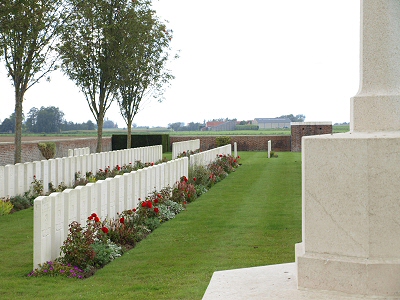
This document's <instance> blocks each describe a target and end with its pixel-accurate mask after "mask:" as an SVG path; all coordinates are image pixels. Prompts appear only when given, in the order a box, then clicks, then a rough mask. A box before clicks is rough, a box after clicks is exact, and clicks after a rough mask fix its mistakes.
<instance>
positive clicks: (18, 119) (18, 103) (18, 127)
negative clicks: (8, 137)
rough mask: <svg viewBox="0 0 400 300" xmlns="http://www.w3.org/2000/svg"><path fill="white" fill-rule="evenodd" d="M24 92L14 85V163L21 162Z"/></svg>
mask: <svg viewBox="0 0 400 300" xmlns="http://www.w3.org/2000/svg"><path fill="white" fill-rule="evenodd" d="M24 92H25V91H22V89H18V87H17V86H16V87H15V135H14V136H15V140H14V143H15V153H14V163H15V164H17V163H20V162H21V152H22V142H21V139H22V101H23V99H24Z"/></svg>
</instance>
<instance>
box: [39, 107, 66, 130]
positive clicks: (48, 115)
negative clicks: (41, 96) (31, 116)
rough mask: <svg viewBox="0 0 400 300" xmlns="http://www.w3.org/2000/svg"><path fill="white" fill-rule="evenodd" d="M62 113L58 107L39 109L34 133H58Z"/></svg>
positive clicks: (62, 116)
mask: <svg viewBox="0 0 400 300" xmlns="http://www.w3.org/2000/svg"><path fill="white" fill-rule="evenodd" d="M63 119H64V113H63V112H62V111H60V110H59V108H58V107H54V106H49V107H43V106H42V107H41V108H40V110H39V112H38V114H37V122H36V127H37V129H36V130H37V131H36V132H46V133H51V132H60V130H61V124H62V122H63Z"/></svg>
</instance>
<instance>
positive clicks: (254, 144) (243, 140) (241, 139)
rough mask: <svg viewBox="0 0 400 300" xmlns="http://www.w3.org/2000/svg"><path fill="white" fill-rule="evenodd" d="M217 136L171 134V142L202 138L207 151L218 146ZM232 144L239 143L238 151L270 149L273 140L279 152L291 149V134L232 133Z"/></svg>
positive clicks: (201, 143) (201, 146)
mask: <svg viewBox="0 0 400 300" xmlns="http://www.w3.org/2000/svg"><path fill="white" fill-rule="evenodd" d="M216 137H217V136H170V142H171V145H172V143H175V142H182V141H188V140H195V139H199V140H200V150H201V151H205V150H209V149H213V148H216V147H217V144H216ZM230 137H231V142H232V145H233V143H234V142H236V143H237V148H238V151H268V141H269V140H271V142H272V150H273V151H278V152H284V151H290V149H291V148H290V139H291V137H290V136H289V135H273V136H265V135H231V136H230Z"/></svg>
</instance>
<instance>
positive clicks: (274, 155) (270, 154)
mask: <svg viewBox="0 0 400 300" xmlns="http://www.w3.org/2000/svg"><path fill="white" fill-rule="evenodd" d="M269 157H278V154H276V153H275V151H270V152H269Z"/></svg>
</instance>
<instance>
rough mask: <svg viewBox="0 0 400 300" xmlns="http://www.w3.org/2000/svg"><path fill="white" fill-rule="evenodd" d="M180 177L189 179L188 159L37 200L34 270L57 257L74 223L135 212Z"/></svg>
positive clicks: (83, 223)
mask: <svg viewBox="0 0 400 300" xmlns="http://www.w3.org/2000/svg"><path fill="white" fill-rule="evenodd" d="M182 176H186V177H187V176H188V158H187V157H183V158H179V159H175V160H172V161H169V162H166V163H162V164H158V165H154V166H151V167H147V168H144V169H140V170H138V171H132V172H130V173H126V174H124V175H117V176H115V177H114V178H107V179H106V180H99V181H97V182H96V183H88V184H86V185H85V186H78V187H76V188H75V189H66V190H64V191H63V192H62V193H52V194H50V195H49V196H40V197H38V198H36V199H35V201H34V268H36V267H37V266H38V265H39V264H42V263H44V262H46V261H50V260H54V259H56V258H57V257H59V255H60V247H61V246H62V244H63V241H64V240H65V239H66V238H67V235H68V229H69V224H71V223H72V222H73V221H77V222H78V223H80V224H82V225H85V223H86V220H87V218H88V217H89V216H90V215H91V214H92V213H97V215H98V216H99V217H100V219H102V220H103V219H104V218H115V217H117V213H121V212H122V211H124V210H128V209H133V208H136V207H137V205H138V203H139V199H142V200H144V199H145V198H146V197H147V196H148V195H149V194H150V193H152V192H154V191H160V190H161V189H162V188H164V187H167V186H170V187H173V185H174V184H175V183H176V182H177V181H179V179H180V178H181V177H182Z"/></svg>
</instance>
